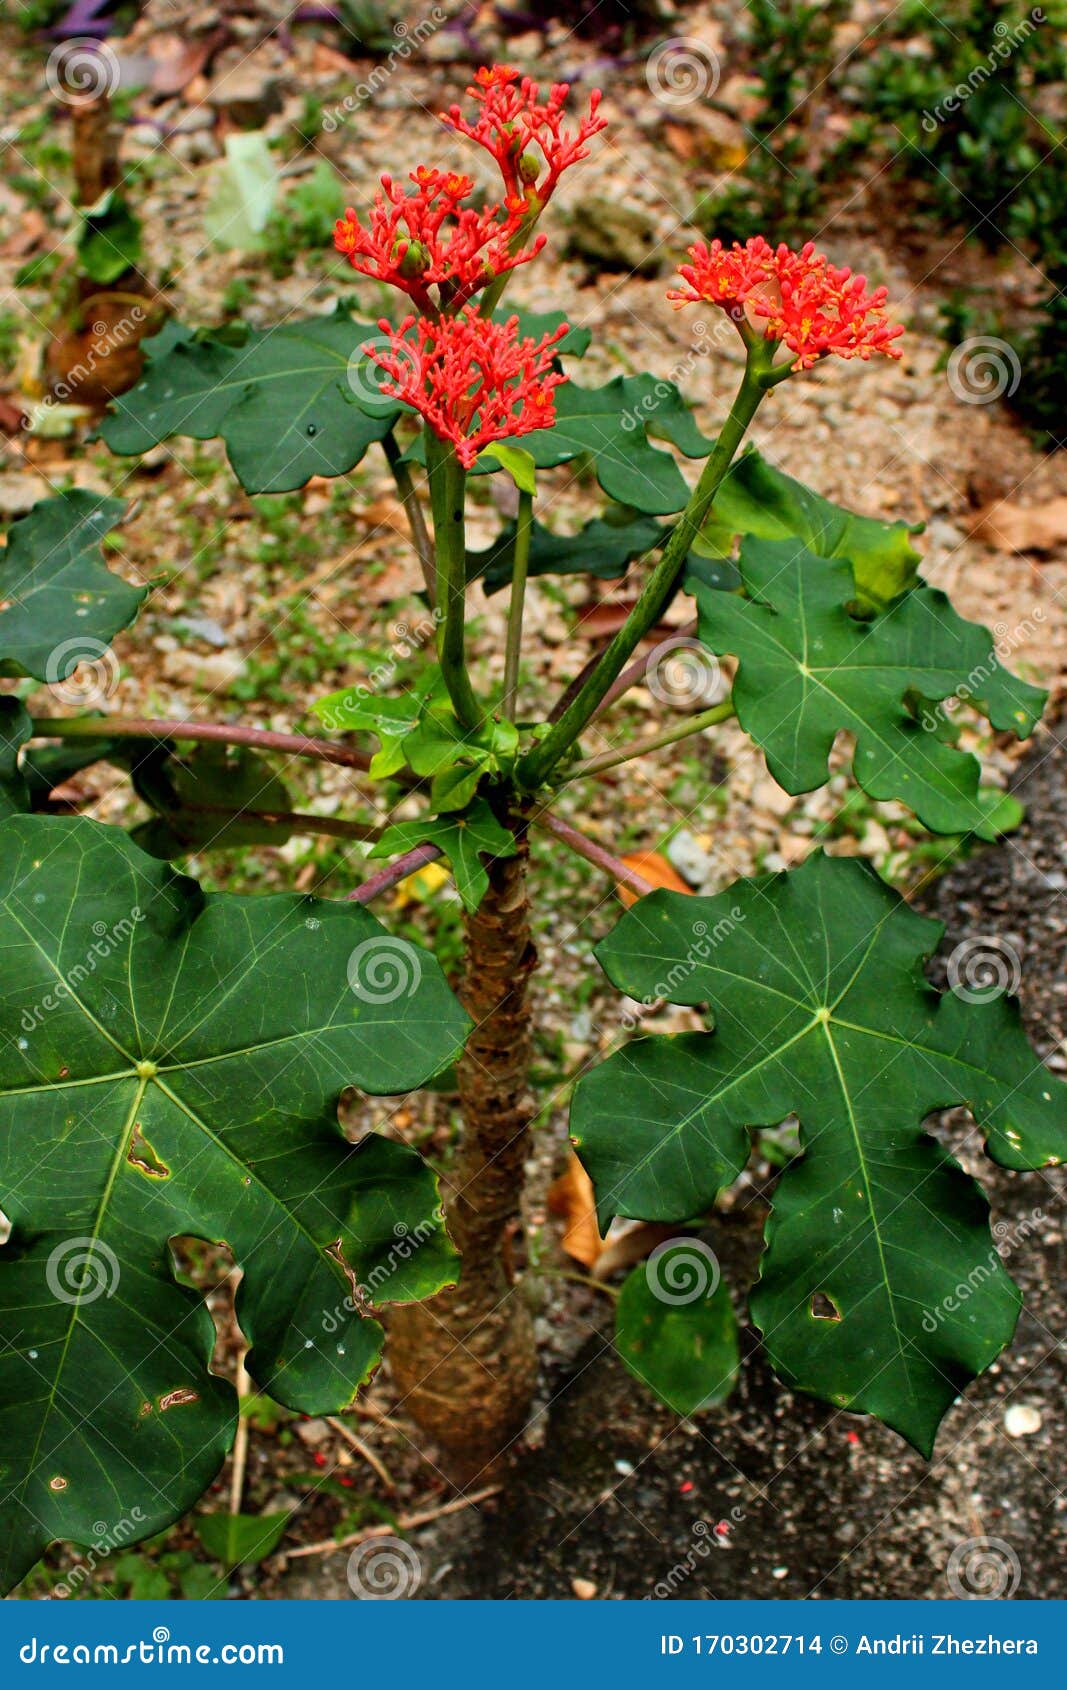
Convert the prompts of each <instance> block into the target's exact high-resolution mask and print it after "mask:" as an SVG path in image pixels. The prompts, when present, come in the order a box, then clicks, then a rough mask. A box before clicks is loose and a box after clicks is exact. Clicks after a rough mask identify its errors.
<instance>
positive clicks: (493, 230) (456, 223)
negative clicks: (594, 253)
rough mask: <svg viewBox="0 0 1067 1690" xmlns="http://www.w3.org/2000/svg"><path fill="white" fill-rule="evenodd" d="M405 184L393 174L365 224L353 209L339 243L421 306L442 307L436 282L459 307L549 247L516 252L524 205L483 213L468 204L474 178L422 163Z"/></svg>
mask: <svg viewBox="0 0 1067 1690" xmlns="http://www.w3.org/2000/svg"><path fill="white" fill-rule="evenodd" d="M409 180H410V181H411V182H412V183H413V184H414V190H413V191H412V190H406V189H404V188H401V187H400V186H399V185H398V184H397V183H396V182H394V181H393V179H392V177H391V176H383V177H382V185H381V188H380V189H379V190H378V192H377V193H376V194H375V196H374V205H373V206H372V208H371V212H370V217H369V219H368V225H369V226H368V227H367V228H364V226H363V224H362V223H361V222H360V220H359V218H358V217H357V215H356V213H355V212H354V211H353V210H351V209H349V210H348V211H346V212H345V215H344V217H342V218H340V219H339V220H338V222H337V224H336V226H335V228H334V235H333V240H334V246H335V247H336V248H337V250H338V252H343V253H344V254H345V256H346V257H347V259H348V262H349V263H350V264H351V266H352V268H353V269H354V270H359V271H360V272H361V273H362V274H363V275H364V276H374V277H375V278H376V279H377V280H378V281H380V282H389V283H390V284H391V285H392V286H393V287H398V288H401V289H402V290H403V291H404V293H406V294H407V295H408V296H409V298H411V299H412V300H413V301H414V303H415V304H416V305H417V306H418V307H419V309H420V310H422V311H426V312H433V311H434V310H435V309H436V307H435V306H434V302H433V300H432V298H431V296H430V295H429V293H428V292H427V288H429V287H431V286H434V285H436V286H437V287H438V289H439V292H440V304H441V306H442V308H447V309H452V310H458V309H459V308H460V307H461V306H463V305H465V304H466V303H467V301H468V300H469V299H470V298H471V295H472V294H475V293H477V292H478V290H479V289H480V288H483V287H485V285H486V283H487V282H491V281H492V280H493V278H494V277H495V276H499V275H502V274H503V273H504V272H505V271H507V270H513V269H514V268H515V267H516V265H518V264H526V263H528V262H529V260H530V259H531V258H534V257H536V255H537V254H538V253H539V252H540V250H541V248H542V247H543V246H544V244H545V237H544V235H539V236H538V237H537V239H536V240H535V241H534V243H533V245H532V246H529V247H527V248H525V250H522V249H520V250H518V251H512V250H511V247H512V242H513V240H514V238H515V236H516V235H517V234H518V232H519V229H520V226H521V224H522V218H523V212H524V211H525V204H523V206H522V208H521V209H519V208H515V209H513V210H511V211H508V210H506V209H505V208H504V207H503V206H499V205H492V206H489V207H487V208H486V209H485V210H483V211H476V210H474V208H473V207H472V206H468V205H465V204H464V203H463V202H464V200H466V199H467V198H468V197H469V195H470V194H471V193H472V191H473V188H474V183H473V182H472V181H471V179H470V177H469V176H459V175H456V174H455V172H446V171H443V170H432V169H430V168H428V167H427V166H426V165H420V166H419V168H418V169H417V170H413V171H412V173H411V176H410V178H409Z"/></svg>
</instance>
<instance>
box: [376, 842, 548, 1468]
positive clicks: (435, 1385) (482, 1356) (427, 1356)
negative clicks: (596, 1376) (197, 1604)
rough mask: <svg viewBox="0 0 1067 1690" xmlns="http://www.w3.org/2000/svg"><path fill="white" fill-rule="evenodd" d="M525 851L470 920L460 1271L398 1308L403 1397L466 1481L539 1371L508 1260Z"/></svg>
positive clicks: (519, 1103)
mask: <svg viewBox="0 0 1067 1690" xmlns="http://www.w3.org/2000/svg"><path fill="white" fill-rule="evenodd" d="M526 859H527V847H526V840H525V837H524V836H521V837H520V839H519V852H518V855H517V856H515V857H513V858H508V859H504V860H501V861H497V862H495V863H494V864H493V865H492V867H491V869H490V871H489V891H488V892H487V893H486V895H485V897H484V899H483V900H482V904H481V907H480V908H479V910H478V911H477V913H476V914H475V915H473V916H470V917H468V920H467V955H466V971H465V976H466V977H465V983H464V987H463V991H462V993H461V996H462V999H463V1003H464V1005H465V1007H466V1009H467V1010H468V1012H469V1014H470V1016H471V1018H472V1020H473V1022H474V1031H473V1032H472V1033H471V1036H470V1038H469V1039H468V1041H467V1047H466V1051H465V1052H464V1055H463V1056H462V1058H461V1059H460V1063H459V1091H460V1099H461V1102H462V1106H463V1133H462V1138H461V1142H460V1146H459V1149H458V1151H457V1154H456V1158H455V1162H454V1164H453V1167H452V1169H451V1170H450V1173H449V1179H448V1190H447V1192H446V1196H445V1215H446V1218H447V1223H448V1230H449V1234H450V1236H451V1238H452V1240H453V1243H454V1244H455V1245H456V1247H457V1249H458V1250H459V1253H460V1260H461V1274H460V1282H459V1284H458V1285H457V1286H455V1287H453V1288H452V1289H451V1290H448V1291H443V1292H442V1293H441V1294H440V1295H439V1296H437V1297H434V1298H432V1299H431V1301H430V1302H428V1303H425V1304H417V1305H410V1306H406V1307H400V1308H397V1309H395V1310H394V1311H393V1312H392V1314H391V1316H390V1320H389V1329H390V1342H389V1351H388V1354H389V1361H390V1365H391V1367H392V1372H393V1378H394V1380H395V1382H396V1384H397V1386H398V1387H399V1389H400V1391H401V1393H402V1395H403V1407H404V1408H405V1409H406V1410H407V1411H408V1412H409V1413H410V1414H411V1415H412V1416H413V1418H414V1419H415V1420H416V1421H417V1422H418V1424H419V1425H420V1426H421V1427H422V1428H423V1430H424V1431H426V1432H428V1433H429V1434H430V1435H431V1436H432V1437H433V1439H434V1440H435V1442H436V1443H437V1444H439V1445H440V1446H441V1448H442V1450H444V1451H445V1452H447V1455H448V1457H449V1460H450V1465H451V1467H452V1469H453V1472H454V1473H455V1475H456V1477H457V1478H462V1479H465V1480H469V1479H473V1478H474V1477H475V1476H476V1475H477V1474H478V1473H479V1472H481V1471H483V1470H484V1469H485V1468H486V1467H487V1466H489V1465H490V1464H491V1463H492V1462H493V1460H494V1459H495V1458H496V1457H497V1456H498V1455H501V1454H502V1453H503V1452H504V1450H505V1449H506V1448H507V1447H508V1445H509V1444H510V1442H511V1441H512V1439H513V1438H514V1437H515V1435H516V1433H517V1432H519V1431H521V1429H522V1427H523V1425H524V1423H525V1420H526V1416H527V1413H528V1411H529V1406H530V1400H531V1397H532V1395H533V1389H534V1383H535V1378H536V1366H537V1358H536V1351H535V1348H534V1339H533V1325H532V1321H531V1317H530V1311H529V1308H528V1306H527V1303H526V1301H525V1298H524V1297H523V1294H522V1291H521V1289H520V1288H519V1287H518V1286H517V1284H516V1280H515V1276H514V1273H513V1270H512V1265H511V1261H510V1244H511V1238H512V1235H513V1233H514V1232H515V1231H516V1230H517V1228H518V1225H519V1203H520V1197H521V1193H522V1177H523V1164H524V1161H525V1158H526V1153H527V1138H528V1126H529V1117H530V1111H529V1102H528V1094H527V1087H528V1075H529V1065H530V1011H529V1005H528V1001H527V986H528V982H529V978H530V975H531V973H532V972H533V970H534V967H535V966H536V962H537V956H536V953H535V951H534V948H533V943H532V940H531V937H530V924H529V903H528V901H527V895H526Z"/></svg>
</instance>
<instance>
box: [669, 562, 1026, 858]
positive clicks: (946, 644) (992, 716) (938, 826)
mask: <svg viewBox="0 0 1067 1690" xmlns="http://www.w3.org/2000/svg"><path fill="white" fill-rule="evenodd" d="M739 561H740V568H741V575H742V579H743V581H744V585H745V588H746V591H747V593H748V597H747V598H741V597H739V596H738V595H736V594H733V593H725V592H716V591H713V590H711V589H709V588H708V587H706V586H705V585H704V584H703V583H701V582H694V583H693V585H692V590H693V594H694V597H695V598H696V601H697V607H698V610H699V631H700V638H701V639H702V640H703V642H704V644H705V645H707V646H708V647H709V649H710V650H712V651H713V652H715V653H716V655H718V656H720V657H723V656H725V655H726V654H727V653H730V654H732V655H733V656H735V657H736V658H737V659H738V671H737V676H736V679H735V681H734V686H733V699H734V704H735V706H736V709H737V716H738V720H739V721H740V723H741V726H742V727H743V728H744V729H745V732H746V733H749V734H751V736H752V738H753V739H754V740H755V741H756V743H757V745H759V746H760V747H761V748H762V750H763V752H764V754H765V756H766V758H767V766H768V768H769V769H770V771H771V773H772V774H773V776H774V778H775V780H777V782H778V783H779V785H780V786H783V787H784V788H785V790H786V791H787V792H792V793H799V792H811V791H812V790H813V789H814V788H815V787H817V786H821V785H822V784H823V783H824V782H825V781H826V780H827V779H828V777H829V770H828V767H827V761H828V758H829V755H830V750H831V747H832V746H833V742H834V738H835V736H836V734H837V733H839V732H840V731H841V730H842V729H845V730H848V731H849V732H850V733H852V734H854V735H855V739H856V749H855V754H854V758H853V769H854V772H855V775H856V779H857V780H858V781H859V783H860V785H861V786H862V787H863V789H864V791H865V792H867V793H869V794H870V796H871V797H872V798H898V799H901V800H902V801H903V802H904V803H905V804H907V805H908V806H909V808H911V809H912V810H913V811H914V812H915V814H916V815H917V816H918V817H919V819H920V821H922V822H923V823H924V825H925V826H926V827H928V828H931V829H932V830H933V831H934V832H935V833H967V832H971V831H976V830H979V829H981V828H982V827H984V826H985V825H986V806H985V804H984V803H983V802H982V801H981V800H980V799H979V797H978V782H979V773H980V770H979V765H978V762H977V760H976V759H975V758H974V757H972V756H970V755H969V754H968V753H966V752H962V751H958V750H956V749H955V748H954V747H953V746H951V745H948V744H946V743H945V741H944V738H943V736H942V734H941V733H940V731H939V729H938V726H937V723H936V721H935V722H934V724H933V725H932V726H926V725H924V721H923V720H920V719H919V718H918V717H917V716H916V714H915V713H914V711H913V709H912V695H914V694H918V695H920V697H921V698H923V699H931V700H940V699H946V698H949V697H952V696H954V695H955V696H958V697H960V698H962V699H965V701H966V702H967V704H969V705H970V706H971V707H972V708H973V709H975V710H978V711H980V712H981V713H982V714H983V715H985V716H987V717H988V719H989V721H990V722H991V723H992V725H993V726H994V727H995V728H998V729H1001V730H1003V731H1007V732H1011V733H1013V734H1015V735H1016V737H1017V738H1019V739H1022V738H1024V737H1025V736H1026V734H1027V733H1029V732H1030V731H1031V729H1032V728H1033V727H1034V725H1035V724H1036V723H1037V721H1038V720H1039V719H1040V716H1041V710H1042V707H1043V705H1044V702H1045V698H1046V694H1045V693H1044V692H1042V691H1041V690H1040V689H1039V688H1038V687H1033V686H1030V685H1028V684H1027V682H1025V681H1021V680H1018V679H1017V678H1016V677H1015V676H1014V675H1012V674H1011V673H1010V671H1008V670H1007V669H1005V668H1004V667H1003V665H1002V664H1001V662H1000V660H999V658H998V657H997V655H996V653H995V651H994V649H993V643H992V639H991V637H990V635H989V634H988V633H987V632H986V630H985V629H984V628H981V627H979V626H978V624H977V623H974V622H965V621H964V620H963V618H962V617H961V616H960V615H958V613H957V612H956V611H955V610H954V609H953V608H952V605H951V604H950V603H949V601H948V599H947V598H946V597H945V595H944V593H942V592H939V591H937V590H936V589H935V588H933V587H927V586H919V587H913V588H912V589H911V590H910V591H909V592H907V593H905V594H904V595H903V597H901V598H900V599H898V600H897V601H896V602H895V603H894V604H893V605H892V607H891V608H890V609H889V610H888V611H886V612H884V613H883V614H882V615H880V616H876V617H874V618H873V619H871V620H864V619H861V618H859V617H857V616H855V615H852V614H851V613H850V610H849V606H850V605H851V603H852V602H853V600H854V598H855V583H854V580H853V574H852V569H851V566H850V565H849V564H848V563H846V562H845V561H844V560H843V559H831V558H823V559H817V558H815V557H814V556H813V555H812V553H811V552H809V551H807V550H805V549H804V548H803V547H801V546H799V545H798V543H797V542H796V541H795V540H752V539H749V540H745V541H744V542H743V543H742V546H741V555H740V560H739ZM925 714H928V712H924V715H925Z"/></svg>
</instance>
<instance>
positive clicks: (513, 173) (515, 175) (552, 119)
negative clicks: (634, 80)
mask: <svg viewBox="0 0 1067 1690" xmlns="http://www.w3.org/2000/svg"><path fill="white" fill-rule="evenodd" d="M467 94H468V96H469V97H470V98H471V99H472V100H476V101H477V102H478V104H479V106H480V107H481V111H480V112H479V113H478V116H477V118H476V119H475V121H474V122H473V123H471V122H469V121H468V120H467V118H465V117H464V116H463V113H462V111H461V110H460V108H459V106H450V107H449V109H448V111H447V112H442V113H441V118H442V121H443V122H444V123H449V124H451V126H452V128H453V129H456V130H458V131H459V133H460V134H461V135H466V136H468V138H469V139H470V140H472V141H477V142H478V145H479V146H481V147H484V148H485V149H486V151H487V152H490V153H492V155H493V157H494V158H495V159H496V161H497V163H498V164H499V166H500V170H501V174H502V175H503V178H504V188H505V200H506V202H507V203H508V204H510V203H511V202H513V201H514V202H518V201H519V200H524V201H525V200H526V199H527V198H532V199H534V200H535V202H536V204H535V207H534V209H536V210H540V208H541V207H542V206H543V205H545V203H546V202H547V201H548V200H549V199H550V198H551V196H552V193H553V190H554V189H555V186H556V183H557V182H558V181H559V178H560V176H561V175H562V173H563V171H564V170H568V169H569V168H570V166H571V165H572V164H577V163H578V162H579V160H581V159H583V158H588V156H589V148H588V147H587V146H586V142H587V141H590V140H591V139H592V137H593V136H594V135H597V134H599V132H600V130H601V129H604V128H606V127H607V118H605V117H599V116H598V115H597V111H598V108H599V105H600V100H601V93H600V89H599V88H594V89H593V91H592V93H591V94H590V96H589V111H588V114H587V115H586V116H585V117H583V118H579V120H578V126H577V128H576V129H573V130H566V129H564V127H563V108H564V106H565V105H566V103H567V97H568V95H569V94H570V89H569V88H568V86H567V84H566V83H565V82H554V83H553V84H552V86H551V87H550V88H549V91H548V98H547V100H542V99H541V90H540V88H539V87H538V85H537V83H536V82H534V81H533V79H532V78H531V77H529V76H524V77H522V78H521V79H520V78H519V73H518V71H517V70H513V69H512V67H511V66H510V65H491V66H483V67H482V68H481V69H480V70H478V71H476V72H475V76H474V82H473V83H472V84H471V86H470V87H469V88H468V89H467ZM531 147H537V148H538V151H537V152H531V151H530V148H531ZM542 172H544V174H542Z"/></svg>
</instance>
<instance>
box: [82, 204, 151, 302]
mask: <svg viewBox="0 0 1067 1690" xmlns="http://www.w3.org/2000/svg"><path fill="white" fill-rule="evenodd" d="M77 247H78V263H79V266H80V268H81V270H82V272H83V274H84V275H86V276H88V277H89V279H90V280H91V281H94V282H99V283H100V285H101V286H102V287H107V286H108V285H109V283H111V282H117V281H118V279H119V277H120V276H122V275H124V274H125V273H126V271H127V270H132V269H135V268H136V266H137V265H138V264H140V262H141V257H142V250H143V249H142V244H141V223H140V219H139V218H138V217H137V216H136V215H135V213H134V212H133V211H131V210H130V206H129V202H128V201H127V200H126V198H125V196H124V195H123V194H120V193H118V192H117V191H116V190H112V191H111V192H110V193H107V194H105V195H104V196H103V198H102V199H100V200H99V201H98V202H97V204H96V205H94V206H90V208H89V209H88V210H87V211H86V212H85V213H84V216H83V220H82V225H81V228H80V229H79V231H78V237H77Z"/></svg>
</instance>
